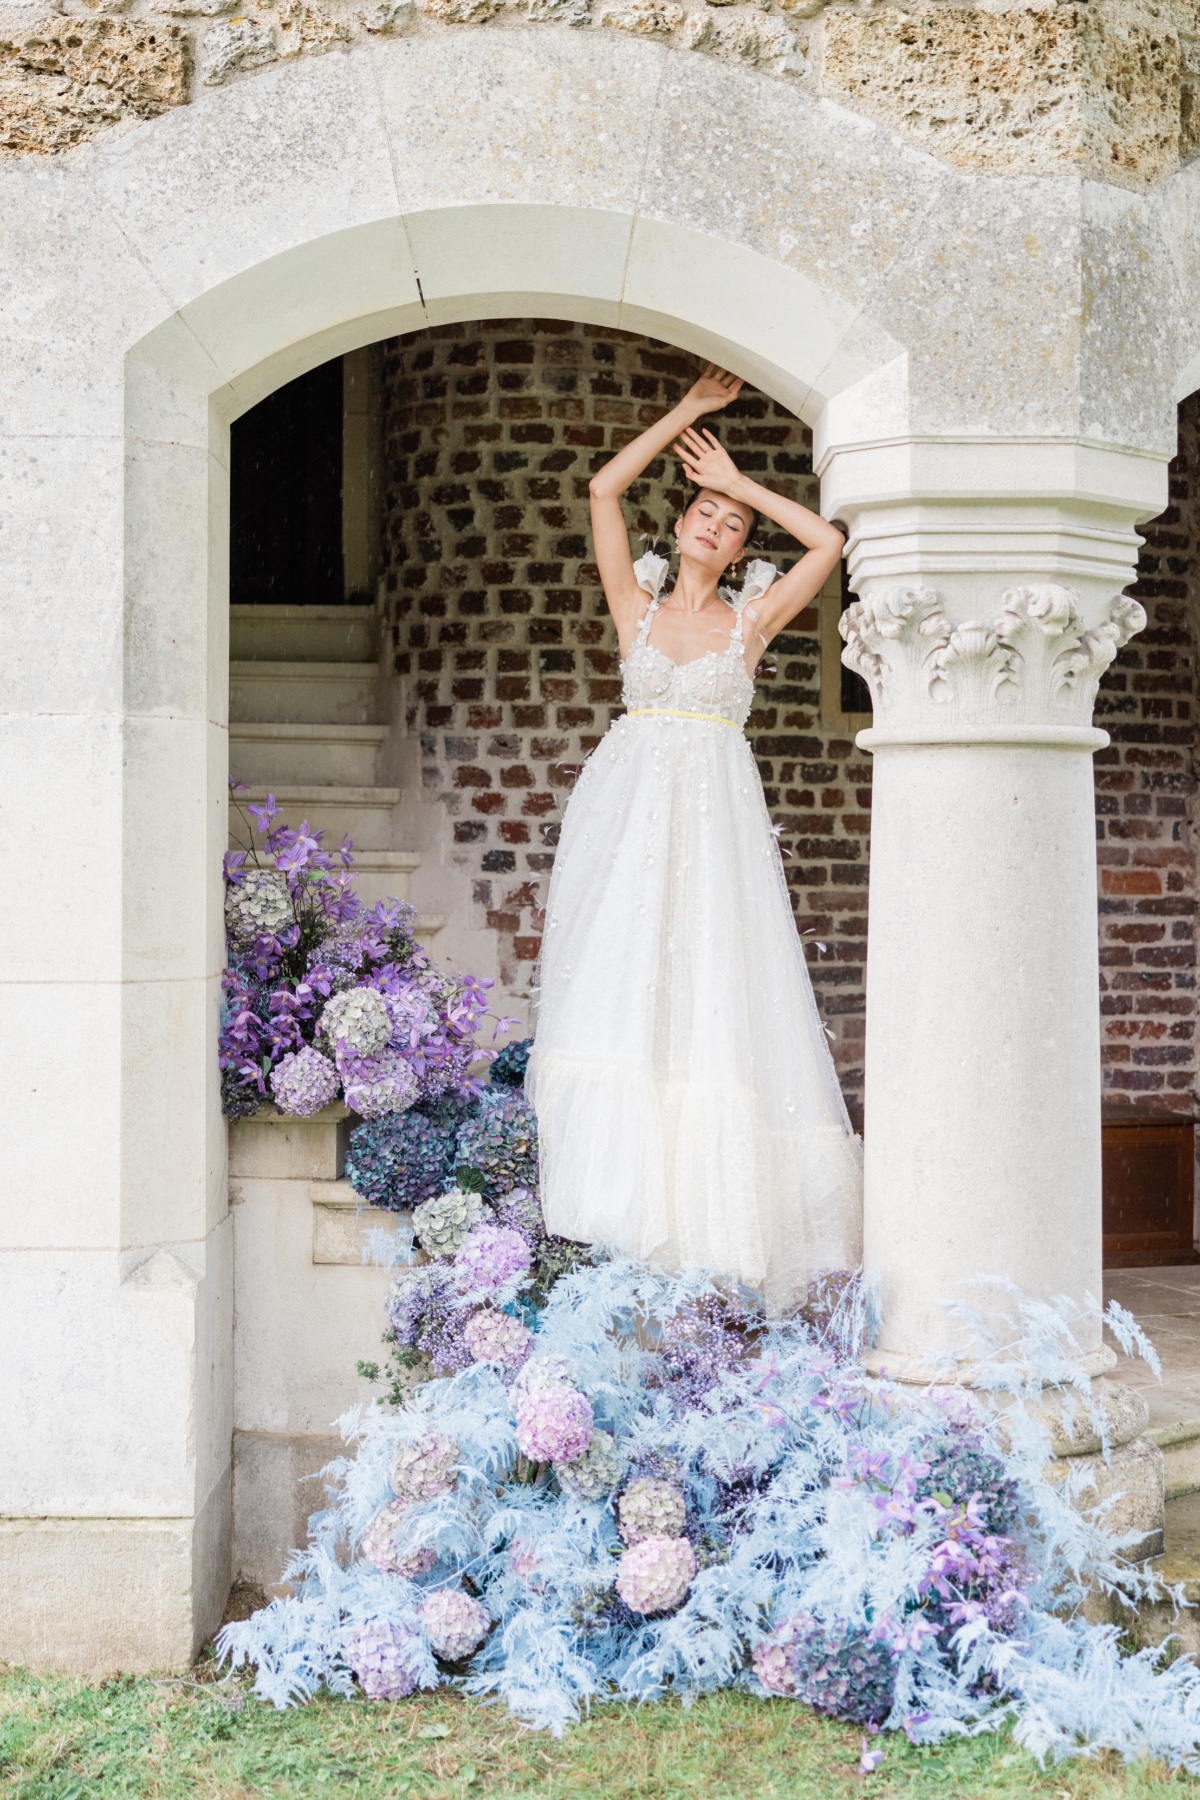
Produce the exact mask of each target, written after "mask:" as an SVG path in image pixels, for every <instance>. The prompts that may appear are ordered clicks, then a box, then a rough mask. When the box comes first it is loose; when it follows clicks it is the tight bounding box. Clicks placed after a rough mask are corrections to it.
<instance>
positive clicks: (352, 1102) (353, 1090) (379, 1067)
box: [338, 1050, 421, 1119]
mask: <svg viewBox="0 0 1200 1800" xmlns="http://www.w3.org/2000/svg"><path fill="white" fill-rule="evenodd" d="M338 1061H339V1064H340V1065H341V1067H342V1070H343V1074H344V1077H345V1082H346V1105H347V1106H349V1107H350V1108H351V1109H352V1111H354V1112H356V1113H359V1114H360V1115H361V1116H362V1117H363V1118H364V1119H382V1118H386V1117H387V1116H388V1115H389V1114H391V1113H402V1112H407V1111H408V1108H409V1107H410V1106H411V1105H412V1104H413V1102H414V1101H415V1100H416V1099H417V1097H418V1095H419V1094H420V1092H421V1084H420V1082H419V1081H418V1080H417V1078H416V1076H415V1075H414V1074H413V1072H412V1069H411V1067H410V1066H409V1064H408V1063H407V1062H406V1061H405V1059H404V1058H403V1057H402V1056H401V1055H400V1053H399V1051H397V1050H381V1051H380V1052H379V1054H378V1055H376V1056H368V1057H361V1058H358V1057H356V1058H354V1059H353V1060H351V1059H349V1058H346V1057H339V1058H338Z"/></svg>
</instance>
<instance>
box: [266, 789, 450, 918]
mask: <svg viewBox="0 0 1200 1800" xmlns="http://www.w3.org/2000/svg"><path fill="white" fill-rule="evenodd" d="M268 793H273V794H274V796H275V799H276V802H277V804H278V806H279V810H280V814H281V819H282V822H283V823H285V824H287V825H291V826H298V825H300V824H301V823H302V822H303V821H304V820H305V819H307V820H308V823H309V826H310V828H311V829H312V830H313V831H323V832H324V833H325V840H324V848H325V849H326V850H330V851H335V850H337V848H338V846H339V844H340V843H341V841H342V838H343V836H346V837H349V839H350V841H351V842H352V844H353V845H354V851H355V861H356V863H358V862H360V861H361V862H362V863H363V864H364V865H365V862H366V857H367V854H368V853H372V852H373V853H378V852H380V851H388V852H391V851H392V816H393V812H394V810H395V808H396V807H397V806H398V805H399V804H400V789H399V788H394V787H350V786H347V787H337V786H334V785H333V784H332V783H330V784H325V783H319V782H298V783H295V784H288V785H284V784H282V783H281V784H280V785H279V786H275V785H274V784H271V785H269V786H268V785H265V784H263V783H262V782H253V783H249V784H248V785H247V786H246V788H245V789H244V791H242V792H241V793H239V794H238V795H237V796H236V799H237V801H238V803H239V804H240V805H241V807H242V809H243V810H245V808H246V806H247V805H249V804H250V803H251V802H253V803H254V804H255V805H261V804H262V802H263V801H264V800H265V799H266V798H267V795H268ZM230 831H231V833H232V834H236V837H237V838H238V839H240V838H241V837H243V836H244V835H245V828H244V827H243V825H242V823H241V820H240V819H239V818H238V816H237V813H236V812H235V811H234V810H233V802H232V801H231V803H230ZM393 854H403V853H402V852H393ZM414 854H415V853H414ZM419 861H420V857H419V856H417V858H416V862H413V863H412V864H410V865H409V866H410V868H415V867H416V866H417V863H418V862H419ZM398 898H400V899H403V898H404V896H403V895H399V896H398Z"/></svg>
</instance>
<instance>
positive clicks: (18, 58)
mask: <svg viewBox="0 0 1200 1800" xmlns="http://www.w3.org/2000/svg"><path fill="white" fill-rule="evenodd" d="M187 89H188V40H187V38H186V36H185V34H184V33H183V32H182V31H181V30H180V28H179V27H178V26H177V25H163V24H159V23H158V22H156V21H150V20H132V21H131V20H124V19H109V18H100V19H74V18H69V19H49V20H46V21H45V22H44V23H43V24H41V25H39V26H38V27H37V28H36V29H35V30H31V31H30V32H29V33H28V34H26V35H25V36H23V37H15V38H4V39H0V148H2V149H5V150H23V151H34V152H39V153H46V152H48V151H52V150H66V149H68V148H69V147H70V146H71V145H72V144H77V143H79V142H80V141H81V140H82V139H84V138H87V137H91V136H92V134H93V133H94V132H96V131H97V130H99V128H100V126H102V125H108V124H112V123H113V122H114V121H115V120H117V119H124V118H137V119H152V118H154V117H155V116H156V114H158V113H161V112H165V111H166V110H167V108H168V107H170V106H182V105H183V103H184V102H185V101H186V99H187V97H188V94H187Z"/></svg>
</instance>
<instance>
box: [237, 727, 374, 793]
mask: <svg viewBox="0 0 1200 1800" xmlns="http://www.w3.org/2000/svg"><path fill="white" fill-rule="evenodd" d="M387 735H388V731H387V726H386V725H295V724H281V723H274V722H264V721H250V720H241V721H238V722H237V723H234V724H231V725H230V727H229V768H230V773H231V774H232V775H233V776H234V777H235V778H236V779H237V780H238V781H247V782H256V783H262V782H284V783H290V784H295V783H302V782H306V781H313V782H348V783H353V784H355V785H358V786H367V785H369V784H371V783H372V782H373V781H374V780H375V765H376V762H377V761H378V758H379V748H380V745H381V744H382V743H383V742H384V739H385V738H386V737H387Z"/></svg>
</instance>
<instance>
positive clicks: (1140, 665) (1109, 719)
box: [1096, 394, 1200, 1110]
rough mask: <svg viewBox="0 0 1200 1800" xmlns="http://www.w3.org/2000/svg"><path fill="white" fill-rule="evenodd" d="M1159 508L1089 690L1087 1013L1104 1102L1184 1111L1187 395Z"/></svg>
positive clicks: (1190, 431)
mask: <svg viewBox="0 0 1200 1800" xmlns="http://www.w3.org/2000/svg"><path fill="white" fill-rule="evenodd" d="M1179 426H1180V433H1179V454H1178V456H1177V457H1176V459H1175V461H1174V462H1173V463H1172V465H1171V504H1170V506H1169V507H1168V509H1167V510H1166V511H1165V512H1164V513H1162V514H1161V515H1160V517H1159V518H1157V519H1155V520H1154V521H1153V523H1152V524H1150V525H1148V526H1147V527H1145V537H1146V543H1145V548H1144V549H1143V551H1142V555H1141V562H1140V568H1139V574H1138V582H1137V585H1136V586H1135V587H1134V588H1132V589H1131V590H1130V591H1131V592H1132V593H1133V594H1135V595H1136V596H1137V598H1138V599H1139V600H1140V601H1141V602H1142V604H1143V605H1144V606H1145V608H1146V612H1147V616H1148V618H1147V625H1146V629H1145V631H1143V632H1141V633H1140V634H1139V635H1138V636H1137V637H1135V638H1134V639H1133V641H1132V643H1130V644H1127V645H1126V647H1125V649H1124V650H1122V652H1121V654H1120V656H1119V657H1118V658H1117V661H1116V663H1115V664H1114V666H1113V667H1112V669H1110V670H1109V672H1108V674H1107V675H1106V676H1105V678H1104V681H1103V682H1102V683H1101V688H1100V694H1099V698H1098V701H1097V705H1096V723H1097V724H1098V725H1100V726H1102V727H1103V728H1104V729H1105V730H1106V731H1107V732H1109V733H1110V735H1111V737H1112V743H1111V744H1110V746H1109V748H1108V749H1107V750H1102V751H1101V752H1100V753H1099V755H1098V756H1097V757H1096V832H1097V837H1098V840H1099V842H1098V845H1097V856H1098V860H1099V864H1100V993H1101V998H1100V1010H1101V1015H1102V1028H1103V1058H1104V1086H1105V1095H1106V1098H1107V1099H1110V1100H1117V1099H1129V1100H1131V1101H1142V1102H1143V1103H1155V1102H1157V1103H1159V1104H1162V1105H1166V1106H1170V1107H1182V1108H1184V1109H1189V1110H1190V1107H1191V1105H1192V1102H1193V1100H1194V1097H1195V1090H1196V1073H1197V1071H1196V1030H1195V1015H1196V998H1195V995H1196V972H1195V963H1196V931H1195V913H1196V857H1195V806H1196V772H1195V753H1196V727H1195V709H1196V687H1195V683H1196V641H1197V632H1196V627H1197V623H1198V622H1200V606H1198V603H1197V601H1198V592H1197V576H1198V573H1200V571H1198V568H1197V551H1198V549H1200V396H1198V395H1195V394H1193V395H1192V396H1191V398H1190V399H1189V400H1187V401H1185V402H1184V404H1183V406H1182V407H1181V408H1180V414H1179Z"/></svg>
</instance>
